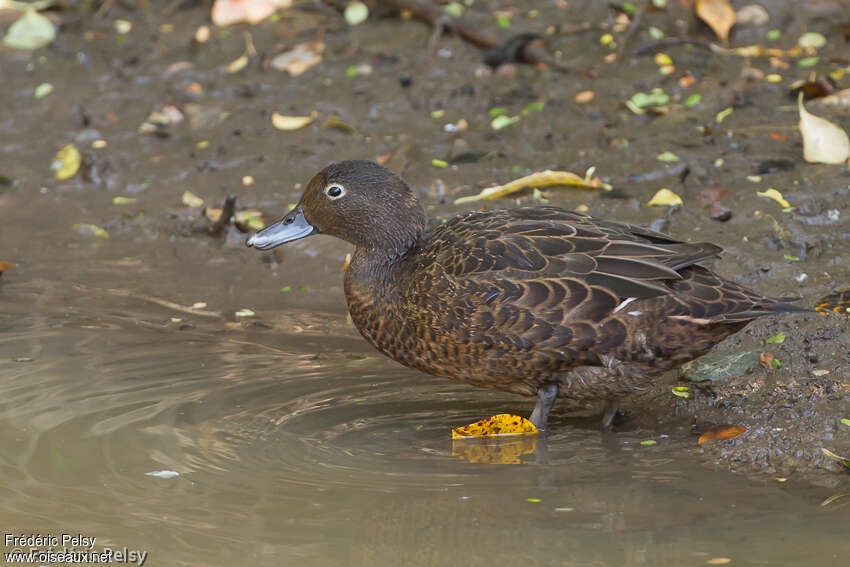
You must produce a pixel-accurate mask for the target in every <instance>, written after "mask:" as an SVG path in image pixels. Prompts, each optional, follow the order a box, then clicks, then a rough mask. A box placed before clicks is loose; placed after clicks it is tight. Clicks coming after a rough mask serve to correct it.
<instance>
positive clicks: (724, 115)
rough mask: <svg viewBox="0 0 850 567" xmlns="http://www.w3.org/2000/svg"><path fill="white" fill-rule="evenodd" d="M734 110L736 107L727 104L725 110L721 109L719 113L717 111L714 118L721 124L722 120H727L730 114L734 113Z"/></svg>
mask: <svg viewBox="0 0 850 567" xmlns="http://www.w3.org/2000/svg"><path fill="white" fill-rule="evenodd" d="M734 110H735V109H734V108H732V107H731V106H727V107H726V108H724V109H723V110H721V111H720V112H718V113H717V116H715V117H714V120H715V121H716V122H717V123H718V124H720V123H721V122H723V121H724V120H726V119H727V118H728V117H729V115H730V114H732V112H733V111H734Z"/></svg>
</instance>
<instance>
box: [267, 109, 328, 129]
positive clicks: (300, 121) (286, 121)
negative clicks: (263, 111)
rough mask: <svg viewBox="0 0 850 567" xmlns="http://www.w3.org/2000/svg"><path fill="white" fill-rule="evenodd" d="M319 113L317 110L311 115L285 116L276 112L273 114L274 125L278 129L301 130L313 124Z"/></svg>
mask: <svg viewBox="0 0 850 567" xmlns="http://www.w3.org/2000/svg"><path fill="white" fill-rule="evenodd" d="M318 116H319V113H318V112H316V111H315V110H314V111H313V112H311V113H310V116H284V115H282V114H278V113H277V112H275V113H274V114H272V126H274V127H275V128H277V129H278V130H300V129H301V128H304V127H305V126H307V125H309V124H311V123H312V122H313V121H314V120H315V119H316V117H318Z"/></svg>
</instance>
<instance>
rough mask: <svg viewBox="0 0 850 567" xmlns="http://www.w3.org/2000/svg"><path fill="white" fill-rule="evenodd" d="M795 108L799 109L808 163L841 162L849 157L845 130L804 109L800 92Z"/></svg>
mask: <svg viewBox="0 0 850 567" xmlns="http://www.w3.org/2000/svg"><path fill="white" fill-rule="evenodd" d="M797 108H798V109H799V111H800V134H801V135H802V136H803V159H804V160H806V161H807V162H809V163H843V162H845V161H847V160H848V159H850V138H848V137H847V132H845V131H844V130H842V129H841V128H840V127H839V126H836V125H835V124H833V123H832V122H830V121H829V120H825V119H823V118H821V117H819V116H815V115H814V114H811V113H810V112H809V111H808V110H806V107H805V106H803V93H802V92H800V96H799V97H797Z"/></svg>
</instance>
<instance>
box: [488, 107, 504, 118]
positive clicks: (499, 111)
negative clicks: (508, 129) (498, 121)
mask: <svg viewBox="0 0 850 567" xmlns="http://www.w3.org/2000/svg"><path fill="white" fill-rule="evenodd" d="M488 112H489V113H490V116H501V115H503V114H507V113H508V109H507V108H505V107H504V106H494V107H493V108H491V109H490V110H489V111H488Z"/></svg>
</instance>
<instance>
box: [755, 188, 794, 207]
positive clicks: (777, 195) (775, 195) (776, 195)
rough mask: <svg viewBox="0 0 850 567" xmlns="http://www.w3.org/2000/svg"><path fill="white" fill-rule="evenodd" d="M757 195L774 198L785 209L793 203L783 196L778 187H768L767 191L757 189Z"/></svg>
mask: <svg viewBox="0 0 850 567" xmlns="http://www.w3.org/2000/svg"><path fill="white" fill-rule="evenodd" d="M756 195H758V196H759V197H767V198H768V199H773V200H774V201H776V202H777V203H779V206H780V207H782V208H783V209H787V208H788V207H790V206H791V203H789V202H788V201H786V200H785V197H783V196H782V193H780V192H779V191H777V190H776V189H768V190H767V191H756Z"/></svg>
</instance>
